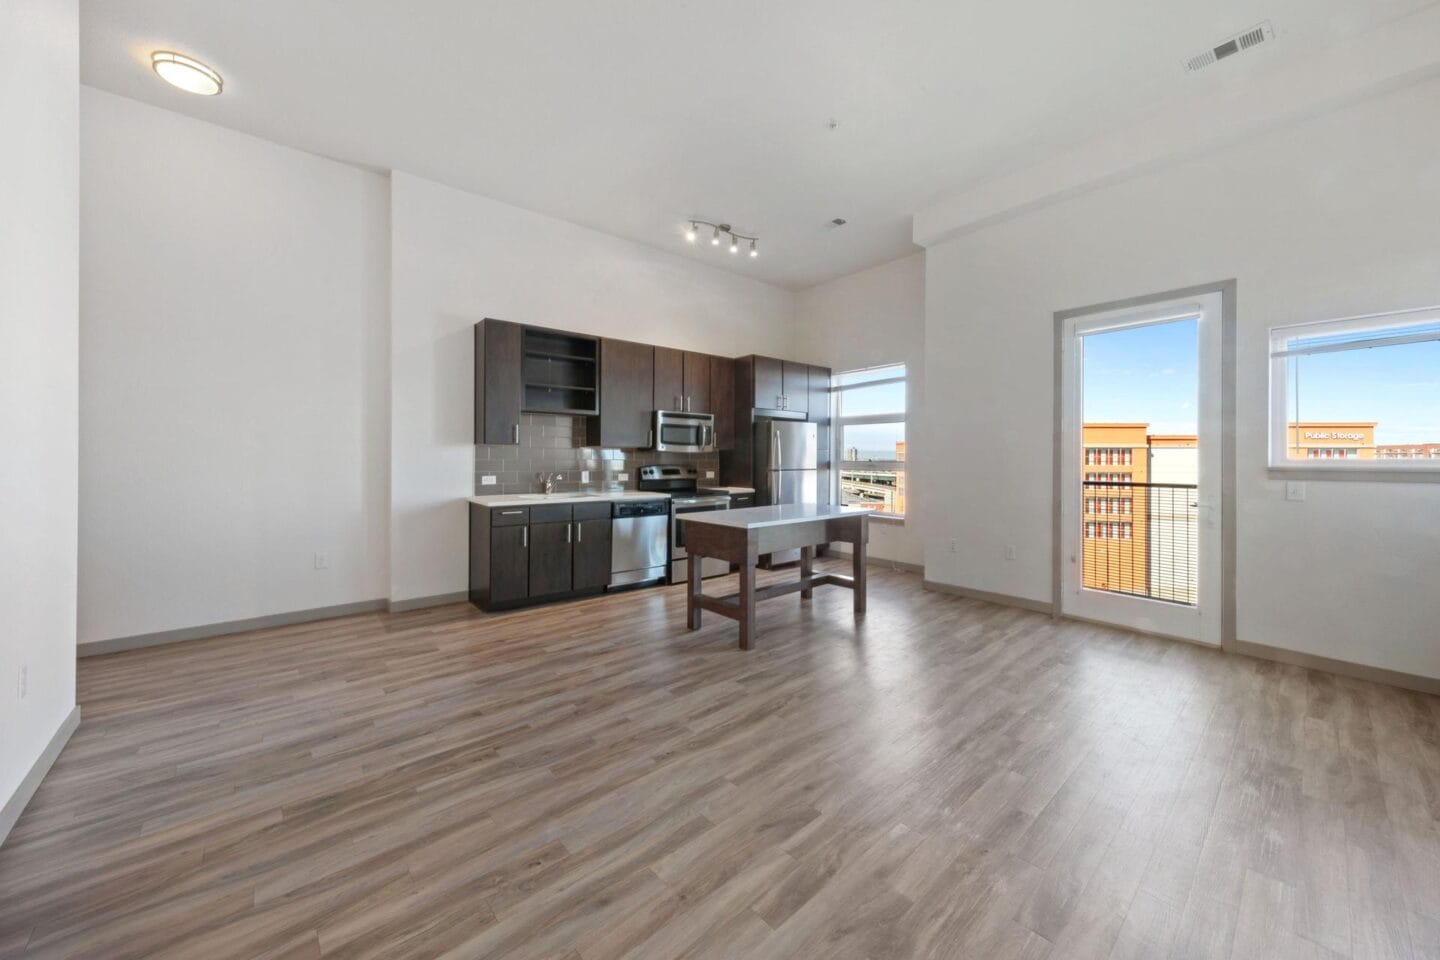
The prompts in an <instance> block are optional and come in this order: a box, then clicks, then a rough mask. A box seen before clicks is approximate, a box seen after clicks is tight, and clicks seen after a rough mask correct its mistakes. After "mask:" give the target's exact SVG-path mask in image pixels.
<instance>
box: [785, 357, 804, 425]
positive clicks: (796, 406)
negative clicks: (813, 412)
mask: <svg viewBox="0 0 1440 960" xmlns="http://www.w3.org/2000/svg"><path fill="white" fill-rule="evenodd" d="M780 380H781V383H780V398H781V400H782V402H783V405H782V406H781V408H780V409H782V410H787V411H789V412H790V413H801V414H803V413H808V412H809V411H810V364H808V363H795V362H794V361H792V360H782V361H780Z"/></svg>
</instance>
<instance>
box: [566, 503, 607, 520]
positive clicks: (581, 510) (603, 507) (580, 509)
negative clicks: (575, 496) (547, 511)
mask: <svg viewBox="0 0 1440 960" xmlns="http://www.w3.org/2000/svg"><path fill="white" fill-rule="evenodd" d="M570 506H571V507H572V508H573V509H574V511H575V522H576V523H579V522H580V521H581V520H608V519H610V501H609V500H601V501H600V502H599V503H572V504H571V505H570Z"/></svg>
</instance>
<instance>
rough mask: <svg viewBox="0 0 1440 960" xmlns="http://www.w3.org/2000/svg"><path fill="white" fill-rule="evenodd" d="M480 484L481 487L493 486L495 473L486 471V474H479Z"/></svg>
mask: <svg viewBox="0 0 1440 960" xmlns="http://www.w3.org/2000/svg"><path fill="white" fill-rule="evenodd" d="M480 486H482V487H493V486H495V474H493V473H487V474H484V475H483V476H481V477H480Z"/></svg>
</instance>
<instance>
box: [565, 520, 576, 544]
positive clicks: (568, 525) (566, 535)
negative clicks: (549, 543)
mask: <svg viewBox="0 0 1440 960" xmlns="http://www.w3.org/2000/svg"><path fill="white" fill-rule="evenodd" d="M573 526H574V524H573V523H567V524H565V542H566V543H570V533H571V531H570V528H571V527H573Z"/></svg>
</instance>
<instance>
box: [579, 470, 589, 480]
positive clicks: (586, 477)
mask: <svg viewBox="0 0 1440 960" xmlns="http://www.w3.org/2000/svg"><path fill="white" fill-rule="evenodd" d="M580 482H581V483H589V482H590V471H589V470H581V471H580Z"/></svg>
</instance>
